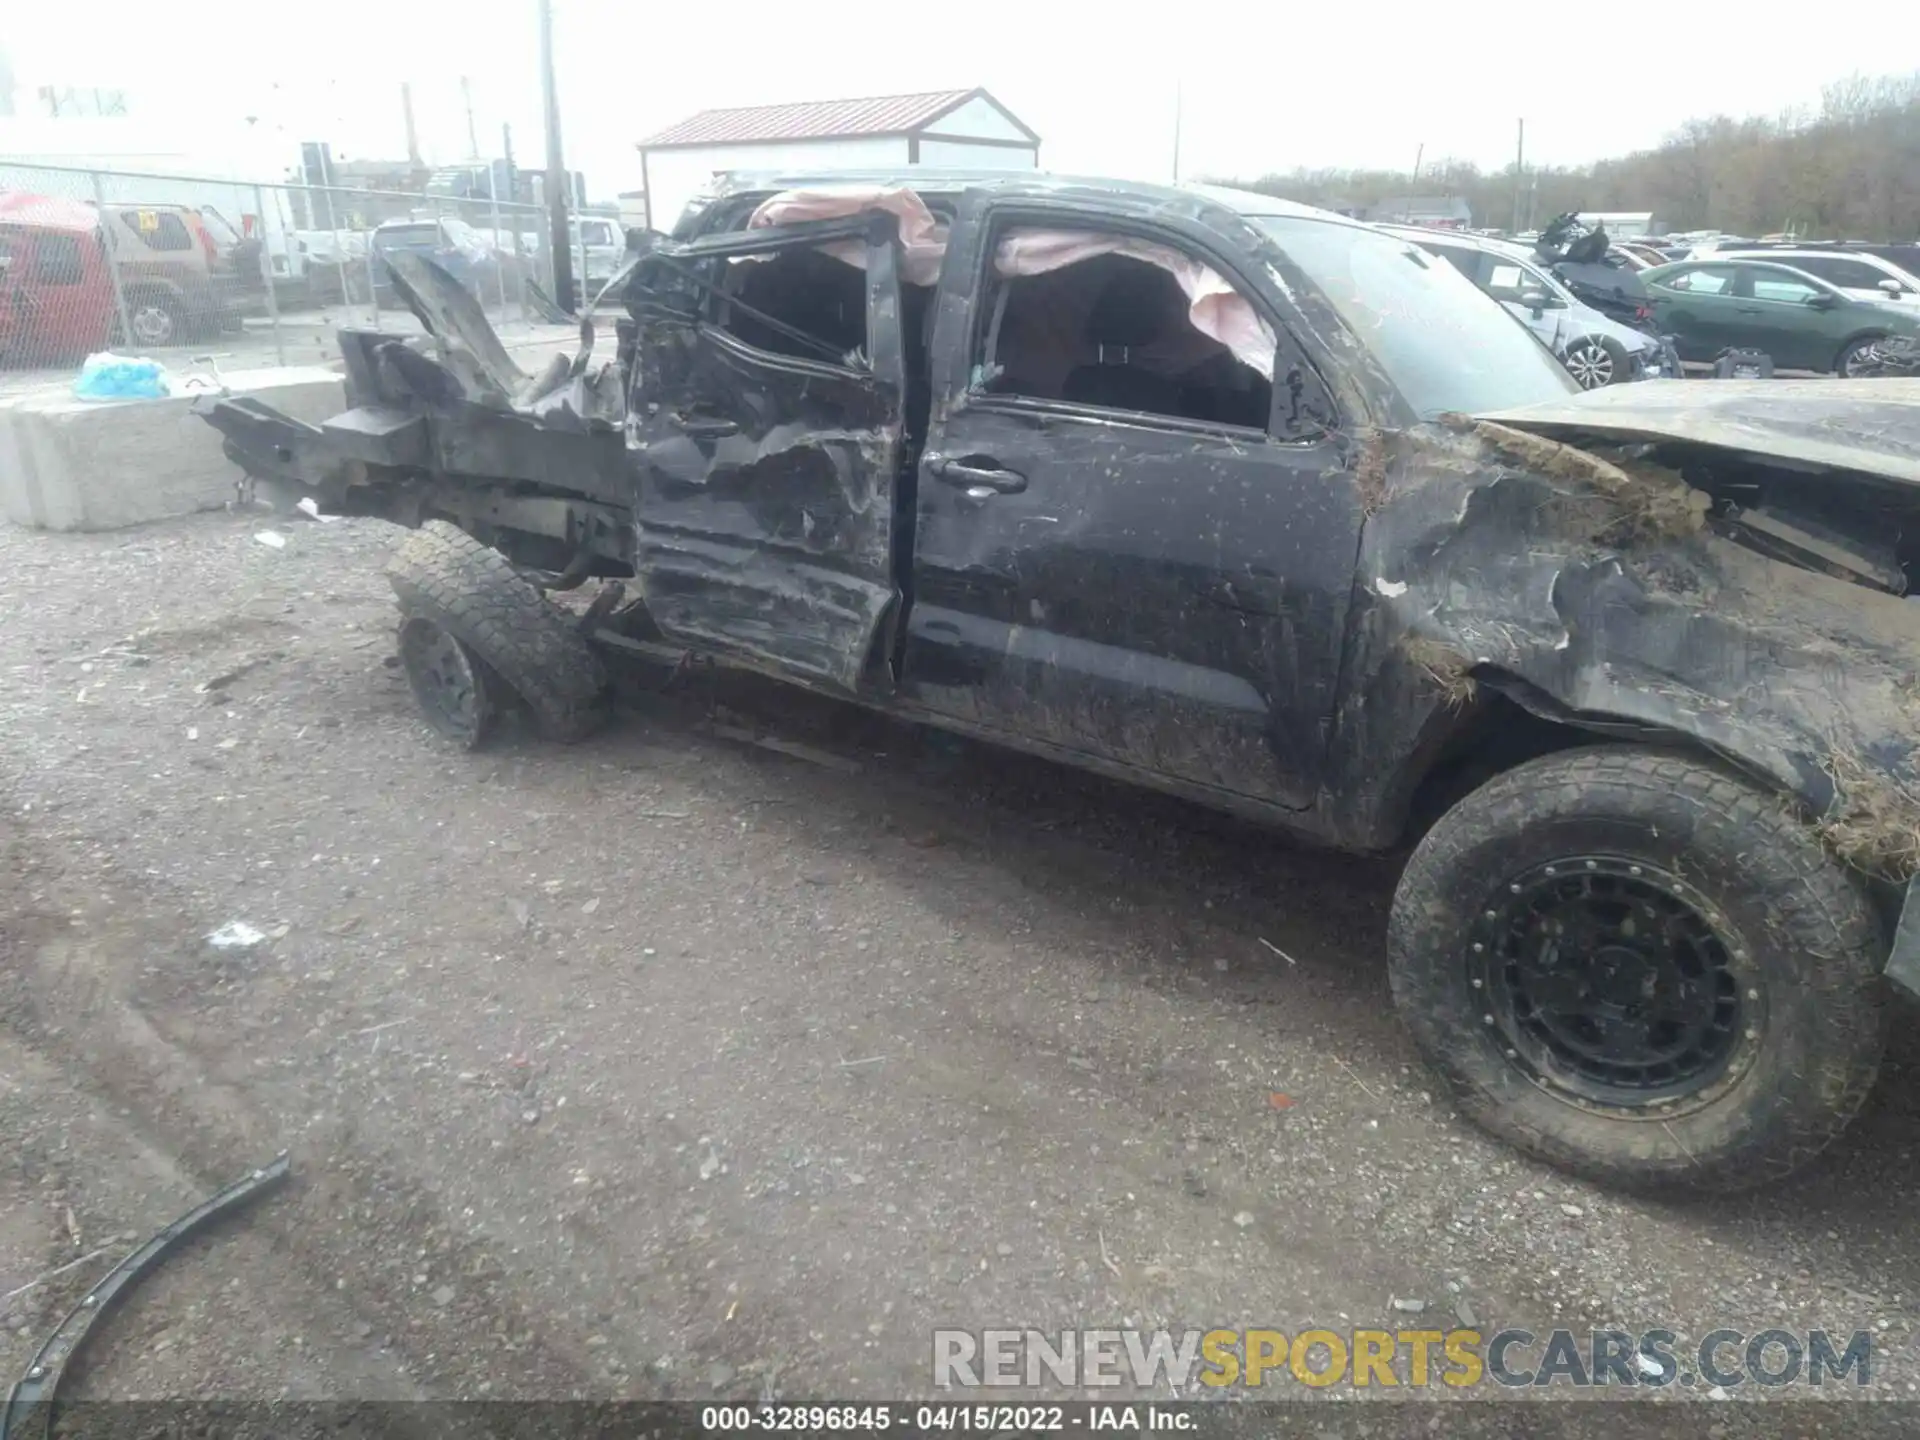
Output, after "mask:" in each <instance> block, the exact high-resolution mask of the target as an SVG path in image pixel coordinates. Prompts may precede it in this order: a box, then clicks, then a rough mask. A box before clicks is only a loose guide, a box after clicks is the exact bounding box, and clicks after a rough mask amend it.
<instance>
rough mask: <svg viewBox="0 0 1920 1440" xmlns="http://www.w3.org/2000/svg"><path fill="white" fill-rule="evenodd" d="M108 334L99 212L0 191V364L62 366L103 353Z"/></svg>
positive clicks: (110, 317) (107, 282)
mask: <svg viewBox="0 0 1920 1440" xmlns="http://www.w3.org/2000/svg"><path fill="white" fill-rule="evenodd" d="M114 329H115V325H114V304H113V279H112V276H111V275H110V274H109V273H108V270H107V258H106V251H105V249H104V247H103V246H102V245H101V241H100V216H99V213H98V212H97V211H95V210H94V208H93V207H92V206H91V205H83V204H81V203H80V202H79V201H77V200H65V199H61V198H59V197H57V196H50V195H27V194H23V193H20V192H18V191H0V364H8V365H50V364H58V363H65V362H68V361H71V360H74V359H77V358H79V357H82V356H85V355H87V354H89V353H90V352H92V351H95V350H103V349H105V348H106V347H107V343H108V340H109V338H110V337H111V336H112V334H113V332H114Z"/></svg>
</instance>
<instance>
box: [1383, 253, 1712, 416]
mask: <svg viewBox="0 0 1920 1440" xmlns="http://www.w3.org/2000/svg"><path fill="white" fill-rule="evenodd" d="M1378 228H1380V229H1382V230H1386V231H1389V232H1391V233H1392V234H1395V235H1399V236H1401V237H1403V238H1404V239H1407V240H1411V241H1412V242H1413V243H1414V244H1416V245H1418V246H1419V247H1420V248H1421V249H1422V250H1425V251H1426V252H1427V253H1428V254H1431V255H1438V256H1440V257H1441V258H1442V259H1444V260H1446V261H1447V262H1448V263H1449V264H1451V265H1452V266H1453V267H1454V268H1455V269H1456V270H1458V271H1459V272H1460V273H1461V274H1462V275H1465V276H1466V277H1467V278H1468V279H1469V280H1471V281H1473V283H1474V284H1475V285H1477V286H1479V287H1480V289H1481V290H1483V291H1485V292H1486V293H1487V294H1488V295H1490V296H1491V297H1492V298H1493V299H1495V300H1497V301H1499V302H1500V304H1501V305H1503V306H1505V307H1506V309H1507V312H1508V313H1509V314H1511V315H1512V316H1513V317H1514V318H1515V319H1516V320H1518V321H1519V322H1520V323H1521V324H1522V325H1525V326H1526V327H1527V329H1529V330H1531V331H1532V332H1533V333H1534V335H1535V336H1536V337H1538V339H1539V340H1540V343H1541V344H1543V345H1545V346H1546V347H1547V348H1548V349H1549V350H1551V351H1552V352H1553V353H1554V355H1555V356H1557V357H1558V358H1559V361H1560V363H1561V364H1562V365H1564V366H1566V367H1567V372H1568V373H1569V374H1570V375H1572V376H1573V378H1574V379H1575V380H1576V381H1578V382H1579V384H1580V388H1581V389H1582V390H1598V389H1599V388H1600V387H1602V386H1603V385H1619V384H1622V383H1624V382H1626V381H1628V380H1656V379H1670V380H1677V379H1679V378H1680V376H1681V373H1682V372H1681V368H1680V359H1679V356H1678V355H1677V354H1675V353H1674V351H1673V347H1672V346H1670V345H1667V344H1665V343H1664V342H1662V341H1661V340H1660V339H1659V338H1658V337H1657V336H1653V335H1648V334H1646V333H1645V332H1643V331H1640V330H1635V329H1634V328H1633V327H1632V326H1630V325H1622V324H1621V323H1620V322H1619V321H1617V320H1609V319H1608V318H1607V317H1606V316H1605V315H1602V314H1601V313H1600V312H1599V311H1598V310H1596V309H1594V308H1593V307H1592V306H1591V305H1587V304H1583V303H1582V302H1581V301H1579V300H1577V299H1575V298H1574V295H1573V292H1572V291H1571V290H1569V289H1567V287H1566V286H1565V285H1563V284H1561V283H1560V282H1559V281H1558V280H1557V279H1555V278H1554V277H1553V275H1552V274H1551V272H1549V271H1548V270H1547V268H1546V267H1545V266H1544V265H1542V264H1541V263H1540V262H1539V261H1538V260H1537V259H1536V258H1535V257H1534V255H1533V253H1532V251H1530V250H1528V249H1527V248H1526V247H1525V246H1521V245H1513V244H1509V243H1507V242H1506V241H1503V240H1488V239H1484V238H1482V237H1480V236H1478V235H1458V234H1452V233H1449V232H1445V231H1439V230H1422V229H1419V228H1418V227H1415V226H1403V225H1382V226H1380V227H1378Z"/></svg>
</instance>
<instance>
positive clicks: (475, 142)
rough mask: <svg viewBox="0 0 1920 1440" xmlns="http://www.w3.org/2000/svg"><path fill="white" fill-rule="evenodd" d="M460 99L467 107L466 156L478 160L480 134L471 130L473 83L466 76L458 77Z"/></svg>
mask: <svg viewBox="0 0 1920 1440" xmlns="http://www.w3.org/2000/svg"><path fill="white" fill-rule="evenodd" d="M460 98H461V100H463V101H465V102H466V107H467V154H468V155H469V156H471V157H472V158H473V159H475V160H478V159H479V158H480V132H479V131H478V130H476V129H474V128H473V82H472V81H471V80H469V79H468V78H467V77H466V76H464V75H462V76H461V77H460Z"/></svg>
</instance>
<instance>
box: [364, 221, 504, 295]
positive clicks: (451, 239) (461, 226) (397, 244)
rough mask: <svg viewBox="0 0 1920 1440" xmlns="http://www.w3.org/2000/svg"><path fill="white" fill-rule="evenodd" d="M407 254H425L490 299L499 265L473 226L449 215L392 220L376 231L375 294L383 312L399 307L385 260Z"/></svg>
mask: <svg viewBox="0 0 1920 1440" xmlns="http://www.w3.org/2000/svg"><path fill="white" fill-rule="evenodd" d="M400 252H405V253H406V254H409V255H424V256H426V257H427V258H428V259H430V260H432V261H433V262H434V263H435V264H437V265H439V266H440V268H441V269H443V270H445V271H446V272H447V273H448V274H450V275H452V276H453V278H454V279H456V280H458V281H459V282H460V284H461V285H462V286H463V287H464V288H465V289H466V290H467V291H468V292H469V293H471V294H472V295H474V296H476V297H479V298H481V299H485V298H487V291H488V289H489V287H491V286H492V285H493V283H494V272H495V269H496V267H497V266H498V264H499V261H498V259H497V258H496V252H495V250H494V247H493V246H491V245H489V244H488V243H487V242H486V240H485V239H484V238H483V237H482V236H481V235H480V234H479V232H477V231H476V230H475V229H474V228H473V227H472V226H471V225H469V224H467V223H466V221H464V220H458V219H455V218H454V217H452V216H450V215H442V216H440V217H438V218H435V219H427V220H389V221H387V222H386V223H385V224H382V225H379V226H377V227H375V229H374V232H373V295H374V301H375V303H376V304H378V305H379V306H380V307H381V308H382V309H388V308H392V307H396V306H398V305H399V304H400V302H399V300H398V299H397V298H396V297H395V296H394V293H393V285H392V272H391V271H390V270H389V269H388V267H387V264H386V257H388V256H390V255H393V254H396V253H400Z"/></svg>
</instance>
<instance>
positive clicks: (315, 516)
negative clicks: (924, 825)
mask: <svg viewBox="0 0 1920 1440" xmlns="http://www.w3.org/2000/svg"><path fill="white" fill-rule="evenodd" d="M293 508H294V509H295V510H297V511H298V512H299V513H300V514H302V515H304V516H306V517H307V519H309V520H318V521H320V523H321V524H323V525H331V524H332V523H333V522H334V521H336V520H338V519H339V518H340V517H339V516H338V515H322V514H321V513H320V505H319V502H318V501H316V500H315V499H314V498H313V497H312V496H311V495H306V496H303V497H302V498H301V500H300V503H299V504H298V505H296V506H294V507H293Z"/></svg>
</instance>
